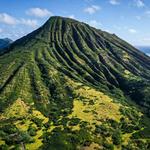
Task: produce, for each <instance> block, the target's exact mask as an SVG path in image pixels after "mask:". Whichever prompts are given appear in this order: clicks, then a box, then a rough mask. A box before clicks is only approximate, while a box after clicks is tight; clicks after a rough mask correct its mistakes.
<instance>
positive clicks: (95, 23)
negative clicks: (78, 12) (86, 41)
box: [88, 20, 102, 28]
mask: <svg viewBox="0 0 150 150" xmlns="http://www.w3.org/2000/svg"><path fill="white" fill-rule="evenodd" d="M88 24H89V25H91V26H93V27H95V28H99V26H101V25H102V23H101V22H99V21H96V20H90V21H89V22H88Z"/></svg>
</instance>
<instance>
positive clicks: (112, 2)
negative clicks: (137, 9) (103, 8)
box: [109, 0, 120, 5]
mask: <svg viewBox="0 0 150 150" xmlns="http://www.w3.org/2000/svg"><path fill="white" fill-rule="evenodd" d="M109 3H110V4H112V5H119V4H120V3H119V0H109Z"/></svg>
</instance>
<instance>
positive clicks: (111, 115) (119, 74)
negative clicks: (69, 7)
mask: <svg viewBox="0 0 150 150" xmlns="http://www.w3.org/2000/svg"><path fill="white" fill-rule="evenodd" d="M149 62H150V58H149V57H148V56H146V55H144V54H143V53H141V52H139V51H138V50H136V49H135V48H134V47H132V46H131V45H129V44H128V43H126V42H125V41H123V40H121V39H119V38H118V37H117V36H116V35H114V34H109V33H106V32H103V31H101V30H97V29H95V28H92V27H90V26H89V25H87V24H84V23H80V22H78V21H75V20H72V19H66V18H62V17H51V18H50V19H49V20H48V21H47V22H46V23H45V24H44V25H43V26H42V27H41V28H39V29H38V30H36V31H34V32H32V33H30V34H29V35H27V36H25V37H23V38H21V39H19V40H17V41H15V42H14V43H13V44H11V45H10V47H9V48H8V49H7V51H5V53H3V54H0V149H2V150H5V149H16V150H17V149H24V148H25V149H27V150H30V149H31V150H37V149H45V150H47V149H52V150H58V149H59V150H76V149H85V150H86V149H87V150H88V149H90V150H94V149H96V148H97V149H99V148H100V149H104V150H116V149H117V150H119V149H123V150H134V149H136V150H149V149H150V118H149V116H150V115H149V114H150V111H149V110H150V92H149V91H150V84H149V81H150V63H149Z"/></svg>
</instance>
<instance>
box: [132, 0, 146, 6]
mask: <svg viewBox="0 0 150 150" xmlns="http://www.w3.org/2000/svg"><path fill="white" fill-rule="evenodd" d="M134 2H135V5H136V6H137V7H138V8H142V7H144V6H145V4H144V2H143V0H134Z"/></svg>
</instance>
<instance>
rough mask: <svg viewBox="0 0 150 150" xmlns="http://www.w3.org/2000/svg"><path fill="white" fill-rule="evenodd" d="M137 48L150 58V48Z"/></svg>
mask: <svg viewBox="0 0 150 150" xmlns="http://www.w3.org/2000/svg"><path fill="white" fill-rule="evenodd" d="M136 48H137V49H139V50H141V51H142V52H144V53H145V54H147V55H148V56H150V46H136Z"/></svg>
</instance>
